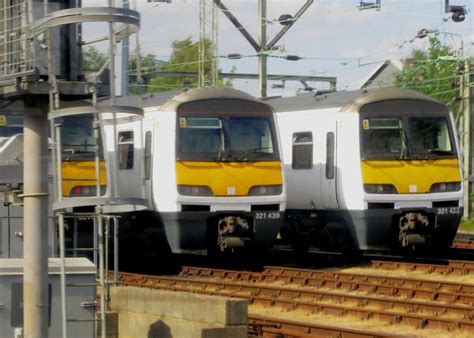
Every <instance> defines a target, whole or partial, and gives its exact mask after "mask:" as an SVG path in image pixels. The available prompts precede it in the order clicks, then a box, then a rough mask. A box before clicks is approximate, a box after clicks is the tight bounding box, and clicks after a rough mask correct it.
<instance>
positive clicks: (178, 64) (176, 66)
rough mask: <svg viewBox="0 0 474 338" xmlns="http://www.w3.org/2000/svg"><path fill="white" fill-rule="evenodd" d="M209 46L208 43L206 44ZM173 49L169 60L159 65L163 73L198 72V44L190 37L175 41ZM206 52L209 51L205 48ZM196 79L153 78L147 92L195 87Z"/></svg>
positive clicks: (172, 45)
mask: <svg viewBox="0 0 474 338" xmlns="http://www.w3.org/2000/svg"><path fill="white" fill-rule="evenodd" d="M207 45H208V46H210V43H208V44H207ZM171 47H172V49H173V51H172V53H171V57H170V60H169V61H168V62H163V63H162V64H161V71H163V72H191V73H196V74H197V73H198V70H199V43H198V42H193V41H192V40H191V37H188V38H186V39H184V40H176V41H173V42H172V44H171ZM207 50H209V49H208V48H207ZM197 85H198V79H197V77H189V78H182V77H176V78H172V77H154V78H153V79H151V81H150V85H149V87H148V92H156V91H166V90H176V89H184V88H193V87H197Z"/></svg>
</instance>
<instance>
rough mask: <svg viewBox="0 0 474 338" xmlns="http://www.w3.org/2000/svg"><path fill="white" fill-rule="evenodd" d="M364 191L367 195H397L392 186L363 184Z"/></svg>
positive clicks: (395, 189)
mask: <svg viewBox="0 0 474 338" xmlns="http://www.w3.org/2000/svg"><path fill="white" fill-rule="evenodd" d="M364 191H365V192H366V193H368V194H398V191H397V188H395V186H394V185H392V184H364Z"/></svg>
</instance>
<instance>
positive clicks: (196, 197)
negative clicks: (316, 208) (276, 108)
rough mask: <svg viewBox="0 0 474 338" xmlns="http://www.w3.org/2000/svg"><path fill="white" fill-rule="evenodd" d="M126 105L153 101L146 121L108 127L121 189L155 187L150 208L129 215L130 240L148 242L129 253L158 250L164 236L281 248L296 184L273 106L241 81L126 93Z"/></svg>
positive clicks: (190, 242) (223, 248)
mask: <svg viewBox="0 0 474 338" xmlns="http://www.w3.org/2000/svg"><path fill="white" fill-rule="evenodd" d="M116 103H117V104H119V105H121V106H135V107H137V106H139V107H140V108H143V109H144V116H143V118H142V119H141V120H138V119H137V120H135V121H131V122H129V123H122V124H120V125H119V126H117V127H115V128H104V133H103V137H104V139H105V141H106V142H111V140H113V139H115V140H116V142H117V148H116V149H117V155H118V174H117V175H118V181H119V186H120V189H123V190H124V191H132V190H133V189H137V187H138V186H139V185H140V184H142V183H143V184H144V185H145V193H146V200H147V201H148V208H147V210H144V211H137V212H133V213H131V214H129V215H127V217H125V216H124V217H123V223H124V224H125V225H124V226H123V229H124V230H121V233H122V234H123V236H129V238H130V241H125V243H124V245H131V244H130V243H131V242H132V241H135V242H137V243H139V244H138V245H137V246H135V247H130V249H128V250H127V252H131V251H135V250H146V251H149V252H151V251H153V250H154V249H156V248H157V246H159V245H160V244H159V242H160V241H161V240H162V239H163V237H165V239H166V241H167V245H169V247H170V249H171V251H172V252H173V253H180V254H197V255H205V254H208V255H213V254H220V253H233V252H238V251H246V250H253V249H257V250H259V249H266V248H271V247H272V245H273V243H274V241H275V239H276V237H277V235H278V233H279V230H280V228H281V226H282V224H283V221H284V211H285V207H286V187H285V183H284V174H283V165H282V159H281V154H280V149H281V145H280V142H279V136H278V130H277V128H276V120H275V115H274V113H273V110H272V108H271V107H270V106H269V105H268V104H266V103H264V102H262V101H260V100H257V99H255V98H254V97H252V96H250V95H248V94H246V93H244V92H242V91H238V90H235V89H231V88H198V89H192V90H189V91H185V92H182V93H175V92H166V93H154V94H150V95H144V96H142V97H136V96H135V97H134V96H130V97H121V98H120V97H118V98H117V101H116ZM101 104H107V102H101ZM107 140H108V141H107ZM137 178H141V181H140V183H137V180H136V179H137ZM160 229H162V230H160ZM163 231H164V234H163ZM127 242H128V243H127Z"/></svg>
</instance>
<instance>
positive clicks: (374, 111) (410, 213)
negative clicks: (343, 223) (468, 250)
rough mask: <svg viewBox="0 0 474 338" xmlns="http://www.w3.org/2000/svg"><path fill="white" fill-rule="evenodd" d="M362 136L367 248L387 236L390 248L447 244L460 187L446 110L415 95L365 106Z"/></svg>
mask: <svg viewBox="0 0 474 338" xmlns="http://www.w3.org/2000/svg"><path fill="white" fill-rule="evenodd" d="M360 134H361V157H362V160H361V170H362V180H363V188H364V200H365V204H366V208H367V210H366V211H367V216H368V217H367V220H366V221H367V223H368V224H367V228H366V229H367V233H366V234H365V236H366V238H367V239H368V240H367V244H368V245H371V244H374V243H380V242H383V241H386V238H390V246H391V248H416V247H424V248H427V247H428V248H439V249H442V248H448V247H450V246H451V244H452V242H453V239H454V237H455V235H456V231H457V228H458V226H459V223H460V220H461V217H462V214H463V183H462V172H461V167H460V164H461V160H460V154H459V147H458V145H457V141H456V134H455V129H454V121H453V119H452V117H451V116H450V114H449V112H448V110H447V108H446V106H445V105H443V104H440V103H439V102H436V101H434V100H432V99H424V100H421V99H420V97H414V98H409V97H405V98H403V99H398V100H385V101H381V102H378V103H374V104H369V105H367V106H365V107H364V108H363V109H362V110H361V111H360ZM387 224H389V225H390V227H388V226H387ZM383 225H385V226H383Z"/></svg>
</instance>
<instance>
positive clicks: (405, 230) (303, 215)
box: [282, 207, 463, 252]
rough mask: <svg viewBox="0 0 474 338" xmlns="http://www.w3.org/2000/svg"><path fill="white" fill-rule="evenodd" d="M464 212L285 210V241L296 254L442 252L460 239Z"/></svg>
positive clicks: (449, 208)
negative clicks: (311, 251) (316, 251)
mask: <svg viewBox="0 0 474 338" xmlns="http://www.w3.org/2000/svg"><path fill="white" fill-rule="evenodd" d="M462 214H463V208H462V207H445V208H413V209H410V208H404V209H370V210H345V211H341V210H321V211H317V210H315V211H308V210H287V212H286V220H285V226H284V228H283V229H282V237H283V240H284V241H285V242H289V243H290V244H291V245H292V247H293V249H294V250H295V251H300V252H304V251H307V250H308V249H309V248H310V247H316V248H318V249H327V250H335V251H354V250H357V251H380V250H383V251H385V250H390V251H393V252H400V251H401V252H403V251H405V252H406V251H409V252H410V251H413V250H414V249H417V250H424V251H430V250H431V251H434V250H443V249H447V248H449V247H451V245H452V243H453V240H454V237H455V236H456V232H457V229H458V227H459V224H460V221H461V217H462Z"/></svg>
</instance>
